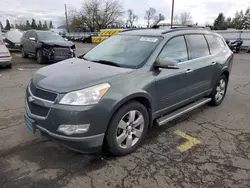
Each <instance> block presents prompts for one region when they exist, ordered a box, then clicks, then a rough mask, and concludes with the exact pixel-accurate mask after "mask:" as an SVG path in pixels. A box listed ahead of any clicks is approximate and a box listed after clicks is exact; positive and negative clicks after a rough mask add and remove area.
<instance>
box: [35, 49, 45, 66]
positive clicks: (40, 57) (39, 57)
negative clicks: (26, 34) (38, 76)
mask: <svg viewBox="0 0 250 188" xmlns="http://www.w3.org/2000/svg"><path fill="white" fill-rule="evenodd" d="M36 60H37V63H38V64H42V63H43V52H42V50H41V49H39V50H37V51H36Z"/></svg>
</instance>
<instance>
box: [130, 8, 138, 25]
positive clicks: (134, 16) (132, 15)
mask: <svg viewBox="0 0 250 188" xmlns="http://www.w3.org/2000/svg"><path fill="white" fill-rule="evenodd" d="M127 12H128V18H127V26H129V27H133V26H134V22H135V21H137V20H138V16H137V15H135V14H134V12H133V11H132V10H131V9H128V11H127Z"/></svg>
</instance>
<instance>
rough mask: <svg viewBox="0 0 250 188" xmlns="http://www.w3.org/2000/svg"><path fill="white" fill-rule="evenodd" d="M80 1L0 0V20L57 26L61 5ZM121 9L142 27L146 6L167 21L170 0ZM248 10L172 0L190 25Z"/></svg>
mask: <svg viewBox="0 0 250 188" xmlns="http://www.w3.org/2000/svg"><path fill="white" fill-rule="evenodd" d="M82 2H83V0H1V2H0V21H2V23H3V25H5V20H6V19H9V20H10V22H11V23H12V24H15V23H20V22H26V21H25V20H27V19H29V20H31V18H35V19H36V20H41V21H43V20H52V21H53V23H54V25H56V26H59V25H61V23H62V22H63V20H64V4H67V6H68V7H69V8H75V9H79V8H80V7H81V4H82ZM120 2H121V3H122V5H123V7H124V10H127V9H132V10H133V11H134V13H135V14H137V15H138V16H139V21H138V23H137V24H140V25H144V24H145V23H144V15H145V11H146V10H147V9H148V8H149V7H153V8H155V9H156V11H157V13H162V14H163V15H165V17H166V20H167V21H168V20H170V15H171V4H172V0H120ZM248 6H249V7H250V0H175V14H179V13H181V12H190V13H191V15H192V19H193V21H194V23H198V24H199V25H204V24H206V23H209V24H212V23H213V21H214V19H215V18H216V17H217V16H218V14H219V13H220V12H223V13H224V15H225V16H226V17H229V16H231V17H232V16H234V14H235V12H236V11H237V10H239V11H240V10H244V11H245V10H246V8H247V7H248Z"/></svg>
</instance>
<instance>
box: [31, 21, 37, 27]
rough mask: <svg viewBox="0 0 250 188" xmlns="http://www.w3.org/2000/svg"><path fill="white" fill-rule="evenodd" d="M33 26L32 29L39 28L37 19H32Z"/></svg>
mask: <svg viewBox="0 0 250 188" xmlns="http://www.w3.org/2000/svg"><path fill="white" fill-rule="evenodd" d="M31 28H32V29H37V25H36V20H35V19H32V22H31Z"/></svg>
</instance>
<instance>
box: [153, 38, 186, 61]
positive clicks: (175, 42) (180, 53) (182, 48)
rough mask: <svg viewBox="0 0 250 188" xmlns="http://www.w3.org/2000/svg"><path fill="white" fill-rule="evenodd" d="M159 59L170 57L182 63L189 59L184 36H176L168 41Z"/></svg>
mask: <svg viewBox="0 0 250 188" xmlns="http://www.w3.org/2000/svg"><path fill="white" fill-rule="evenodd" d="M158 58H159V59H166V60H168V59H170V60H175V61H176V62H178V63H180V62H183V61H187V60H188V54H187V46H186V42H185V39H184V37H183V36H179V37H175V38H173V39H171V40H170V41H168V42H167V44H166V45H165V47H164V48H163V50H162V52H161V53H160V55H159V57H158Z"/></svg>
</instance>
